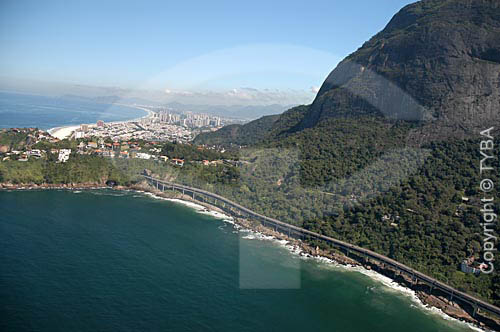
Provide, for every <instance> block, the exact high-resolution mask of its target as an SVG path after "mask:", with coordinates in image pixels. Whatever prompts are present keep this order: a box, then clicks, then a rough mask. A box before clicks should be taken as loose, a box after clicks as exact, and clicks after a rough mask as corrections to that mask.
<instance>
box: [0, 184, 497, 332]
mask: <svg viewBox="0 0 500 332" xmlns="http://www.w3.org/2000/svg"><path fill="white" fill-rule="evenodd" d="M102 189H110V190H115V191H127V192H131V191H132V192H136V193H139V194H141V195H145V196H148V197H150V198H153V199H161V200H166V201H170V202H173V203H177V204H182V205H184V206H186V207H189V208H192V209H195V210H196V211H197V212H199V213H201V214H205V215H209V216H211V217H214V218H217V219H221V220H222V221H224V222H228V223H230V224H232V225H233V226H234V227H235V228H236V229H237V230H238V231H246V232H250V233H253V234H251V235H252V238H250V237H246V238H247V239H258V240H271V241H276V242H278V243H279V244H280V245H283V246H284V247H285V248H286V249H288V251H289V252H290V253H291V254H293V255H298V256H300V257H301V258H304V259H315V260H317V261H319V262H323V263H328V264H332V266H334V267H339V268H342V269H345V270H347V271H357V272H358V273H361V274H364V275H366V276H367V277H369V278H371V279H372V280H375V281H377V282H380V283H381V284H383V285H384V286H385V287H387V288H389V289H391V290H393V291H395V292H398V293H399V294H401V295H404V296H407V297H409V298H410V300H411V301H412V302H415V303H416V304H417V305H418V307H419V308H420V309H421V310H425V311H427V312H430V313H432V314H437V315H439V316H440V317H441V318H442V319H445V320H454V321H456V322H460V323H462V324H465V325H467V326H468V327H469V328H471V329H474V330H476V331H495V330H493V329H491V327H487V325H486V324H485V323H483V322H481V321H480V320H477V319H474V318H472V317H471V316H470V315H469V314H468V312H467V311H465V310H464V309H463V308H462V307H461V306H460V305H459V304H458V303H457V302H454V301H450V300H448V299H447V298H446V297H443V296H439V295H431V294H428V293H427V292H426V291H425V290H422V289H418V287H415V286H413V285H412V284H411V283H410V282H411V281H409V280H407V278H405V277H401V276H399V277H400V278H396V277H395V276H394V277H390V276H388V275H386V274H384V273H383V272H384V270H379V269H378V268H380V266H378V264H375V263H367V262H365V263H363V262H359V261H357V260H355V259H352V258H349V257H347V256H344V255H343V254H338V253H335V252H333V251H332V250H327V251H325V250H322V249H319V248H318V247H316V248H313V247H311V246H310V245H309V244H307V243H305V242H303V241H301V240H298V239H295V238H292V237H288V236H287V235H286V234H282V233H280V232H277V231H274V230H273V229H270V228H266V227H264V226H262V225H261V224H260V222H258V221H255V220H248V219H244V218H240V217H237V216H231V215H229V214H228V213H227V212H225V211H223V210H222V209H220V208H219V207H217V206H213V205H211V204H208V203H206V202H200V201H196V200H193V199H192V198H191V197H190V196H187V195H182V194H181V193H173V192H162V191H159V190H156V189H154V188H151V187H149V186H147V185H144V184H136V185H131V186H115V187H109V186H106V185H102V184H95V183H81V184H42V185H33V184H24V185H8V184H0V191H2V190H5V191H23V190H69V191H73V190H74V191H79V190H102ZM417 286H418V285H417ZM478 316H481V317H482V318H485V319H487V320H489V321H490V322H492V323H493V324H494V325H495V328H497V330H496V331H500V328H499V327H500V321H497V320H493V319H489V318H488V317H487V316H484V315H481V313H478Z"/></svg>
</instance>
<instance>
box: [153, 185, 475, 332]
mask: <svg viewBox="0 0 500 332" xmlns="http://www.w3.org/2000/svg"><path fill="white" fill-rule="evenodd" d="M145 194H146V195H148V196H150V197H152V198H155V199H161V200H167V201H171V202H175V203H179V204H183V205H185V206H189V207H191V208H193V209H195V210H197V211H198V212H200V213H204V214H210V215H212V216H214V217H216V216H219V218H218V219H223V221H225V222H228V223H230V224H232V225H233V227H234V228H235V229H236V230H237V231H238V232H241V233H249V234H248V235H245V236H242V237H241V238H242V239H245V240H266V241H273V242H274V243H276V244H277V245H279V246H282V247H284V248H286V249H287V250H288V251H289V252H290V253H291V254H292V255H295V256H298V257H300V258H301V259H314V260H316V261H318V262H320V263H323V264H325V266H333V267H335V268H337V269H342V270H344V271H356V272H359V273H362V274H364V275H366V276H368V277H370V278H371V279H373V280H375V281H377V282H379V283H381V284H382V285H383V286H385V287H384V289H385V290H390V291H395V292H398V293H400V294H403V295H405V296H407V297H409V298H410V299H411V300H412V302H413V303H415V304H416V307H418V308H419V309H421V310H424V311H425V312H428V313H430V314H435V315H438V316H440V317H442V318H443V319H445V320H448V321H454V322H456V323H459V324H463V325H466V326H467V327H469V328H470V329H472V330H475V331H484V330H483V329H481V328H479V327H477V326H475V325H474V324H471V323H467V322H464V321H461V320H459V319H456V318H453V317H451V316H449V315H447V314H446V313H444V312H443V311H442V310H441V309H438V308H436V307H432V306H429V305H426V304H424V303H423V302H422V301H421V300H420V299H419V298H418V296H417V294H416V292H415V291H413V290H412V289H410V288H407V287H404V286H402V285H400V284H398V283H397V282H395V281H393V280H392V279H391V278H389V277H386V276H384V275H382V274H380V273H378V272H375V271H373V270H368V269H366V268H364V267H363V266H353V265H350V264H347V265H344V264H339V263H338V262H336V261H334V260H332V259H330V258H327V257H324V256H315V255H310V254H308V253H306V252H304V251H303V250H302V248H300V247H299V246H297V245H291V244H290V242H289V241H287V240H283V239H278V238H276V237H274V236H270V235H265V234H263V233H260V232H257V231H254V230H251V229H247V228H243V227H242V226H240V225H238V224H236V223H235V222H234V219H233V218H232V217H231V216H228V215H225V214H223V213H220V212H216V211H209V210H208V209H207V208H205V207H204V206H202V205H199V204H196V203H193V202H188V201H184V200H180V199H175V198H163V197H159V196H156V195H154V194H152V193H149V192H146V193H145ZM216 218H217V217H216Z"/></svg>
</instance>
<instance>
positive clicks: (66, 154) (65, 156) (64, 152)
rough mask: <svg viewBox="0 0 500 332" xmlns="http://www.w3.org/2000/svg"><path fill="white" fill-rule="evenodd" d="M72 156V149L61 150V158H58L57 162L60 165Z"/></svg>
mask: <svg viewBox="0 0 500 332" xmlns="http://www.w3.org/2000/svg"><path fill="white" fill-rule="evenodd" d="M70 154H71V149H61V150H59V156H58V158H57V161H59V162H60V163H65V162H67V161H68V159H69V156H70Z"/></svg>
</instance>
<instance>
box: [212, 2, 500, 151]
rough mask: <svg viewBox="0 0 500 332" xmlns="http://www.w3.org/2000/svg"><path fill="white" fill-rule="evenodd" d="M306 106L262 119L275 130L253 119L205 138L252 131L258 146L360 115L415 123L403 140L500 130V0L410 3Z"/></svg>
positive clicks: (248, 137) (223, 139) (221, 139)
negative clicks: (277, 116) (233, 128)
mask: <svg viewBox="0 0 500 332" xmlns="http://www.w3.org/2000/svg"><path fill="white" fill-rule="evenodd" d="M299 109H300V110H301V112H296V110H297V108H295V109H291V110H290V111H287V112H285V113H283V114H282V115H281V118H283V119H281V118H280V119H281V120H283V121H281V120H280V119H278V120H276V119H274V118H273V119H272V120H273V122H274V124H273V123H271V121H268V122H269V123H268V125H263V122H265V121H267V120H269V119H266V118H261V119H259V120H256V122H258V124H259V126H258V127H259V128H269V130H268V131H267V132H264V131H262V130H259V131H255V130H254V129H255V128H253V127H255V125H254V124H253V122H250V123H249V124H247V125H244V126H242V128H241V129H239V130H238V133H237V135H220V134H224V132H221V133H219V132H215V133H211V134H208V135H206V136H204V137H203V142H204V143H205V142H206V143H210V142H211V141H213V139H214V140H215V141H216V142H217V143H219V144H220V143H230V142H232V143H233V144H234V143H240V144H241V142H240V141H241V139H240V137H239V136H240V135H241V133H245V135H244V136H245V139H244V142H245V144H251V142H256V143H258V142H262V139H263V138H264V136H266V138H267V139H268V140H272V139H273V137H274V138H275V139H282V137H283V136H282V135H278V136H280V137H279V138H278V137H276V134H277V133H279V132H282V133H298V132H301V131H304V130H306V129H313V128H319V127H318V126H319V125H320V124H322V125H321V130H323V131H324V130H325V128H326V127H328V126H325V125H324V124H325V123H326V122H329V123H332V121H334V122H336V123H338V124H341V123H342V122H343V121H347V122H349V123H350V122H351V121H352V120H355V119H356V118H372V119H378V121H379V122H380V123H381V124H382V125H390V124H391V123H394V122H398V121H399V122H401V121H403V122H408V123H411V124H412V127H413V128H412V129H411V130H410V131H409V133H408V135H407V139H406V140H407V141H406V143H405V142H402V143H405V144H410V145H422V144H424V143H427V142H430V141H440V140H448V139H453V138H458V139H463V138H471V137H477V136H478V134H479V131H480V130H484V129H487V128H490V127H491V126H494V127H496V128H498V127H500V1H499V0H423V1H419V2H416V3H413V4H410V5H408V6H406V7H404V8H402V9H401V10H400V11H399V12H398V13H397V14H396V15H395V16H394V17H393V18H392V19H391V21H390V22H389V23H388V24H387V26H386V27H385V28H384V29H383V30H382V31H381V32H379V33H377V34H376V35H375V36H373V37H372V38H371V39H370V40H369V41H367V42H366V43H364V44H363V45H362V46H361V47H360V48H359V49H358V50H356V51H355V52H353V53H352V54H351V55H349V56H348V57H346V58H345V59H344V60H343V61H342V62H340V63H339V64H338V66H337V67H336V68H335V69H334V70H333V71H332V72H331V73H330V75H329V76H328V77H327V79H326V80H325V82H324V83H323V85H322V87H321V89H320V91H319V92H318V94H317V96H316V98H315V100H314V101H313V103H312V104H311V105H309V106H301V108H299ZM297 117H300V119H298V121H295V120H297ZM290 119H293V121H290ZM297 122H298V123H297ZM286 123H291V124H292V125H293V126H290V127H289V128H286V125H285V124H286ZM284 125H285V126H284ZM276 126H278V127H280V128H279V129H280V130H276V128H275V127H276ZM333 127H337V126H336V125H334V126H333ZM247 129H249V130H247ZM252 135H253V138H252ZM256 135H258V136H256ZM212 138H213V139H212ZM233 141H234V142H233Z"/></svg>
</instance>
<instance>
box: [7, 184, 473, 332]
mask: <svg viewBox="0 0 500 332" xmlns="http://www.w3.org/2000/svg"><path fill="white" fill-rule="evenodd" d="M0 211H1V213H0V267H1V269H0V317H1V319H0V330H1V331H288V332H291V331H301V332H304V331H346V332H347V331H348V332H356V331H363V332H364V331H370V332H377V331H380V332H382V331H383V332H386V331H405V332H412V331H443V332H447V331H469V329H468V328H467V327H466V326H465V325H463V324H461V323H457V322H453V321H447V320H444V319H443V318H441V317H440V316H438V315H437V314H434V313H430V312H428V311H425V310H422V309H420V308H418V307H417V306H416V305H415V303H414V302H412V300H411V299H410V298H409V297H408V296H406V295H403V294H401V293H398V292H396V291H394V290H391V289H390V288H387V287H386V286H384V285H383V284H381V283H380V282H378V281H376V280H373V279H371V278H369V277H368V276H365V275H363V274H361V273H358V272H355V271H349V270H347V269H345V268H339V267H333V266H332V265H331V264H326V263H321V262H318V261H315V260H312V259H309V260H304V259H301V258H300V257H298V256H297V255H292V254H291V253H290V252H289V251H288V250H287V249H285V248H284V247H283V246H281V245H279V244H278V243H276V242H273V241H263V240H258V239H251V238H252V236H251V234H249V233H247V232H238V231H236V230H235V229H234V228H233V226H232V225H231V224H228V223H225V222H224V221H222V220H220V219H215V218H213V217H211V216H207V215H203V214H200V213H198V212H196V211H194V210H192V209H190V208H187V207H184V206H182V205H179V204H176V203H172V202H168V201H163V200H155V199H152V198H150V197H146V196H144V195H140V194H136V193H123V192H116V191H106V190H103V191H84V192H80V193H78V192H71V191H33V192H21V191H14V192H5V191H4V192H0Z"/></svg>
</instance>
